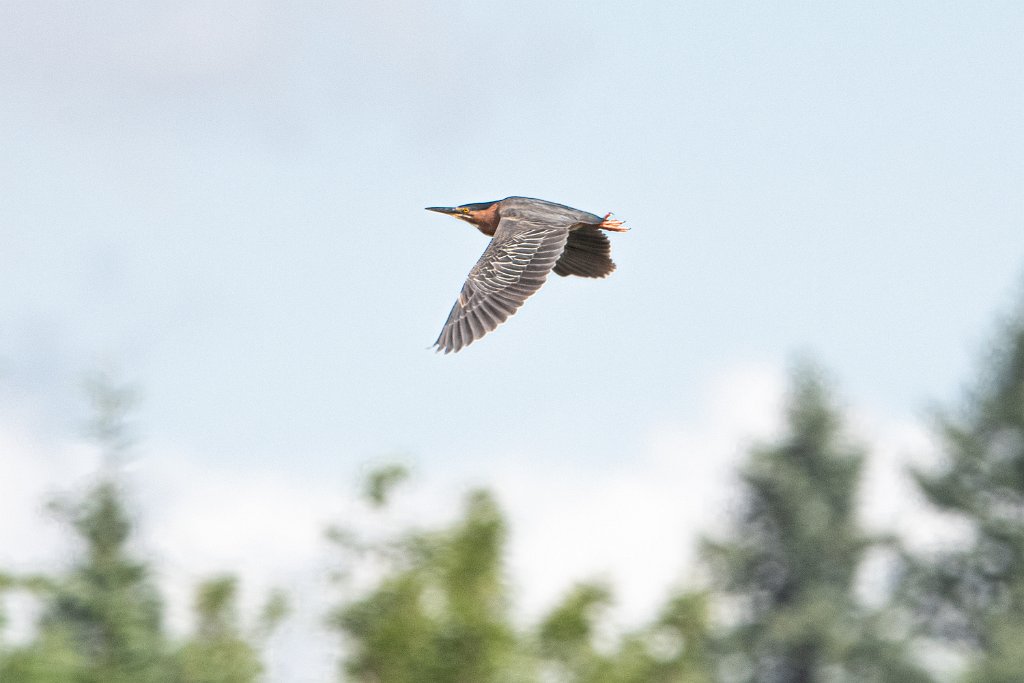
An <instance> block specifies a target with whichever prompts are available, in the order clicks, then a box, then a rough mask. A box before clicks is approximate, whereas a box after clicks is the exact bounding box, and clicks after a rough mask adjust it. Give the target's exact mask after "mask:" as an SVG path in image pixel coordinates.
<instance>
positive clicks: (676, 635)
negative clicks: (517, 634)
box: [537, 583, 713, 683]
mask: <svg viewBox="0 0 1024 683" xmlns="http://www.w3.org/2000/svg"><path fill="white" fill-rule="evenodd" d="M611 602H612V595H611V591H610V589H609V588H608V587H607V586H605V585H603V584H597V583H582V584H578V585H576V586H575V587H574V588H573V589H572V590H571V591H570V592H569V593H568V595H567V596H566V597H565V598H564V599H563V601H562V603H561V604H559V605H558V606H556V607H555V608H554V609H553V610H552V611H551V612H550V613H549V614H548V616H547V617H546V618H545V619H543V620H542V621H541V623H540V626H539V627H538V631H537V639H538V649H539V652H540V656H541V660H542V668H543V669H545V670H546V671H547V672H548V673H549V676H550V677H551V678H554V679H555V680H559V681H566V682H571V683H708V682H710V681H711V680H713V679H712V675H711V673H712V672H711V658H710V653H709V647H708V646H709V637H708V615H707V600H706V595H704V594H701V593H682V594H679V595H677V596H675V597H673V598H672V599H671V600H669V601H668V603H667V604H666V606H665V607H664V608H663V611H662V613H661V614H660V615H659V616H658V618H657V619H656V620H655V622H654V623H653V624H651V625H649V626H647V627H645V628H643V629H640V630H638V631H635V632H633V633H627V634H625V635H624V636H622V637H621V638H619V639H618V640H617V642H616V643H615V645H614V647H609V648H607V649H606V651H602V649H603V648H599V647H598V646H597V644H596V643H595V639H596V638H597V636H598V635H599V631H600V630H601V629H602V619H604V617H605V610H606V609H607V608H608V607H609V606H610V605H611Z"/></svg>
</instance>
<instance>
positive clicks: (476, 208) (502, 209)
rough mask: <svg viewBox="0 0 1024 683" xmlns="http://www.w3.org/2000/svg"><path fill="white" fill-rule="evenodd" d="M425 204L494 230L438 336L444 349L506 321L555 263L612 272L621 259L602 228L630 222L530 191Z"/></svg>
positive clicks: (597, 273)
mask: <svg viewBox="0 0 1024 683" xmlns="http://www.w3.org/2000/svg"><path fill="white" fill-rule="evenodd" d="M427 211H436V212H438V213H446V214H448V215H450V216H455V217H456V218H459V219H462V220H464V221H466V222H467V223H469V224H471V225H473V226H474V227H476V229H477V230H479V231H480V232H482V233H483V234H485V235H488V236H490V237H491V242H490V244H488V245H487V248H486V249H485V250H484V253H483V255H482V256H481V257H480V260H479V261H477V262H476V265H475V266H473V269H472V270H470V271H469V277H468V278H466V284H465V285H463V286H462V291H461V292H460V293H459V299H458V301H456V302H455V305H454V306H453V307H452V312H451V313H450V314H449V315H448V321H447V322H446V323H445V324H444V328H443V329H442V330H441V335H440V336H439V337H438V338H437V341H436V342H434V346H436V347H437V350H438V351H443V352H445V353H451V352H453V351H459V350H460V349H462V348H464V347H466V346H469V345H470V344H472V343H473V342H474V341H476V340H477V339H479V338H480V337H482V336H484V335H485V334H487V333H488V332H490V331H491V330H493V329H494V328H495V327H497V326H498V325H500V324H501V323H503V322H505V320H507V319H508V317H509V316H510V315H512V314H513V313H515V312H516V311H517V310H518V309H519V307H520V306H522V305H523V302H524V301H526V300H527V299H528V298H529V297H530V296H532V295H533V294H534V292H536V291H537V290H538V289H540V287H541V285H543V284H544V281H545V280H546V279H547V277H548V273H549V272H551V271H552V270H553V271H554V272H555V273H557V274H558V275H561V276H566V275H578V276H580V277H605V276H607V275H608V274H609V273H611V272H612V271H613V270H615V264H614V263H612V259H611V244H609V243H608V238H607V237H606V236H605V235H604V233H602V232H601V231H602V230H608V231H610V232H626V231H628V230H629V228H627V227H624V226H623V225H622V221H618V220H614V219H613V218H612V217H611V216H612V214H610V213H608V214H605V215H604V217H603V218H602V217H601V216H597V215H595V214H592V213H588V212H586V211H580V210H579V209H574V208H572V207H571V206H565V205H563V204H555V203H554V202H548V201H544V200H543V199H531V198H529V197H507V198H505V199H502V200H499V201H494V202H479V203H476V204H463V205H462V206H451V207H449V206H431V207H427Z"/></svg>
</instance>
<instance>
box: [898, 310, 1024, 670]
mask: <svg viewBox="0 0 1024 683" xmlns="http://www.w3.org/2000/svg"><path fill="white" fill-rule="evenodd" d="M938 424H939V432H940V436H941V438H942V444H943V449H942V450H943V456H944V462H943V463H942V464H941V466H940V467H938V468H937V469H936V470H935V471H923V470H916V471H915V472H914V476H915V479H916V480H917V482H918V484H919V486H920V488H921V490H922V491H923V492H924V494H925V496H926V497H927V499H928V500H929V501H930V502H931V503H932V504H933V505H934V506H936V507H937V508H938V509H939V510H941V511H943V512H946V513H950V514H953V515H956V516H958V517H960V518H961V519H964V520H966V521H968V522H969V524H970V528H971V530H972V537H971V538H970V540H968V541H966V542H963V543H959V544H958V545H957V547H956V548H954V549H947V550H944V551H941V552H939V553H937V554H936V555H935V556H933V557H930V558H928V559H927V560H926V561H924V562H923V564H922V565H921V566H919V567H918V568H917V571H916V572H914V573H913V574H912V577H911V580H910V581H909V582H908V585H909V589H908V594H909V595H910V597H911V599H912V601H913V604H914V606H915V607H916V608H917V609H918V612H919V614H922V615H923V616H924V617H925V619H926V622H927V624H928V625H929V626H930V627H931V630H932V632H933V633H934V634H936V635H938V636H939V637H941V638H943V639H945V640H947V641H949V642H955V643H958V644H961V645H965V646H966V647H967V648H969V649H970V650H973V652H974V653H975V657H974V658H973V659H972V662H971V664H970V670H969V672H968V675H967V680H968V681H971V682H972V683H983V682H984V683H999V682H1002V681H1006V682H1009V681H1024V311H1021V312H1019V313H1018V314H1017V316H1016V318H1014V319H1012V320H1010V321H1009V322H1008V323H1007V324H1006V325H1005V328H1004V330H1003V332H1002V334H1001V335H1000V337H999V338H998V339H997V341H996V343H995V344H994V345H993V350H992V354H991V357H990V358H989V360H988V362H987V364H986V367H985V368H984V371H983V374H982V377H981V379H980V381H978V383H977V384H976V386H975V389H974V391H973V392H972V393H971V394H970V395H969V397H968V400H967V402H966V405H965V406H964V407H963V409H962V410H961V411H960V412H959V413H958V414H955V415H953V414H948V413H947V414H943V415H940V416H939V417H938Z"/></svg>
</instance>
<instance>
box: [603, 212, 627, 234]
mask: <svg viewBox="0 0 1024 683" xmlns="http://www.w3.org/2000/svg"><path fill="white" fill-rule="evenodd" d="M611 216H612V214H611V212H610V211H609V212H608V213H606V214H605V215H604V218H602V219H601V222H600V223H598V224H597V227H599V228H601V229H602V230H609V231H611V232H629V228H627V227H624V226H623V223H624V221H618V220H615V219H614V218H612V217H611Z"/></svg>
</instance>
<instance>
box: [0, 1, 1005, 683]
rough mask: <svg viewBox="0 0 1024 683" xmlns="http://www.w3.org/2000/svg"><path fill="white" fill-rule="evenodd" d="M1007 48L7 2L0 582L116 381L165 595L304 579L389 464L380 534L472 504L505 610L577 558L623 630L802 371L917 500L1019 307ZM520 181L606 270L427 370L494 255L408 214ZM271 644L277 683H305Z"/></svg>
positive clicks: (259, 6)
mask: <svg viewBox="0 0 1024 683" xmlns="http://www.w3.org/2000/svg"><path fill="white" fill-rule="evenodd" d="M1022 35H1024V7H1022V6H1021V5H1020V4H1019V3H1016V2H1003V3H1000V2H988V3H968V2H962V3H942V4H937V3H925V2H921V3H915V2H904V3H896V4H893V3H888V2H886V3H883V2H877V3H829V4H827V5H820V6H814V5H810V4H806V3H795V2H794V3H778V4H772V5H765V4H760V3H727V2H726V3H669V2H665V3H641V4H637V3H610V2H600V1H595V2H586V3H582V2H580V3H551V2H523V3H515V4H511V3H489V2H480V3H471V2H453V3H436V4H434V3H421V2H405V1H399V2H395V3H387V4H374V3H347V2H342V3H323V4H321V3H312V2H310V3H286V2H272V1H248V2H241V1H238V2H232V1H223V2H189V1H185V2H173V3H172V2H150V3H134V2H100V3H90V4H87V5H83V4H80V3H74V2H35V1H32V2H29V1H23V2H22V1H17V0H7V1H0V93H2V94H0V186H2V188H3V190H2V192H0V445H2V446H3V449H2V456H0V563H2V564H3V565H4V566H8V567H15V568H19V567H21V568H31V567H34V566H39V565H43V564H45V563H47V562H49V561H51V560H52V559H53V558H54V554H55V553H57V552H58V551H57V548H58V547H59V545H60V544H59V542H58V539H59V538H60V535H59V533H58V532H57V530H55V529H54V528H52V525H48V524H47V523H46V521H45V520H44V519H42V518H40V516H39V515H38V509H39V506H40V505H41V504H42V502H43V498H44V496H45V493H46V492H48V491H52V490H54V489H60V488H61V487H67V486H70V485H73V484H74V482H75V481H77V480H78V479H79V478H81V477H82V476H84V475H85V474H86V473H88V472H90V471H92V468H93V467H94V466H95V462H96V459H95V458H96V455H95V453H94V452H93V451H91V450H90V449H89V448H87V447H86V446H84V445H82V444H81V426H82V423H83V420H84V419H85V415H86V412H87V411H86V405H87V404H86V402H85V401H84V400H83V399H82V392H81V389H80V385H81V380H82V377H83V376H84V375H85V374H87V373H88V372H90V371H92V370H94V369H96V368H97V367H108V366H113V367H116V368H118V372H119V373H121V374H122V375H123V376H125V377H126V378H127V379H129V380H131V381H133V382H136V383H137V384H138V385H139V386H140V387H141V388H142V392H143V396H144V400H143V402H142V404H141V408H140V410H139V411H138V412H137V414H136V418H137V422H138V424H139V432H140V433H141V435H142V436H143V437H144V439H143V442H142V444H141V445H140V447H139V448H138V451H137V453H136V460H135V461H134V464H133V468H134V469H133V470H132V471H133V473H134V474H133V475H132V476H137V478H138V480H139V486H140V493H139V495H138V508H139V509H140V511H141V515H142V524H143V526H144V529H145V530H146V534H147V538H148V539H150V541H149V543H150V544H152V545H153V547H152V548H151V550H152V551H153V552H154V553H156V554H157V555H158V556H159V557H160V558H161V561H162V562H163V563H164V564H163V565H162V566H163V567H164V568H165V574H166V575H165V580H166V582H167V583H168V584H172V585H176V586H186V585H188V583H189V582H190V581H191V580H192V579H193V578H194V577H195V576H198V575H200V574H201V573H202V572H205V571H208V570H210V569H216V568H220V567H222V568H231V569H235V568H239V567H240V568H242V574H243V579H244V578H245V577H247V576H248V577H249V579H250V584H251V585H256V586H262V585H269V584H271V583H279V584H281V583H283V584H286V585H289V586H292V587H296V590H297V591H298V592H299V593H300V594H303V591H304V590H305V591H306V593H308V592H309V589H303V588H302V586H309V585H311V583H310V582H312V581H314V580H315V579H316V576H317V562H318V558H319V553H321V540H320V536H319V532H320V529H321V528H322V526H323V524H325V523H326V522H327V521H330V520H331V519H334V518H337V517H339V516H344V515H345V514H347V511H348V503H347V501H348V500H349V499H350V497H351V493H352V491H353V489H354V486H355V485H354V483H353V482H354V481H355V478H356V477H357V476H358V474H359V473H360V472H361V471H364V470H365V468H366V464H365V463H367V462H368V461H376V460H379V459H381V458H385V457H391V456H395V455H397V456H399V457H400V458H402V459H404V460H406V461H407V462H410V463H412V464H413V466H414V469H416V470H417V472H418V473H419V475H420V476H419V479H418V481H419V484H418V488H417V489H416V490H417V493H416V494H415V495H414V496H413V497H412V498H411V499H410V501H409V502H408V505H409V510H408V515H409V516H410V517H423V516H426V517H428V518H429V517H443V516H444V515H446V514H449V513H450V511H451V510H450V507H449V506H450V505H451V503H450V502H449V501H450V500H451V495H450V493H451V491H454V490H459V489H461V488H462V487H464V486H466V485H468V484H470V483H476V482H486V483H488V484H489V485H491V486H493V487H494V488H495V489H496V490H497V492H498V496H499V502H501V503H502V504H503V505H505V506H506V508H507V509H508V510H509V512H510V515H511V524H512V528H513V538H512V556H511V562H512V569H513V570H514V571H513V574H514V576H515V577H516V581H517V585H518V590H519V594H520V595H521V597H522V598H523V609H524V610H525V611H526V612H530V610H531V609H533V610H535V609H536V608H537V606H539V605H541V604H544V603H545V602H546V601H548V600H549V599H550V597H551V596H552V595H554V594H556V593H557V592H559V591H560V590H562V588H564V586H565V585H566V583H567V582H568V581H569V580H570V579H571V578H573V577H578V576H579V575H580V574H581V573H582V574H587V573H602V572H603V573H606V574H608V575H610V576H612V577H613V578H614V579H615V580H616V581H617V583H618V585H619V587H620V594H621V597H622V608H621V609H622V617H621V618H622V619H623V620H624V621H628V620H629V619H631V618H635V617H636V616H637V615H640V614H643V613H644V610H645V609H647V608H648V607H649V606H650V605H651V604H652V602H653V600H654V599H655V598H656V597H657V596H658V595H660V591H661V590H662V588H663V587H664V586H665V585H667V584H668V583H670V582H671V581H673V580H675V579H676V578H678V577H679V576H681V575H683V574H684V573H685V571H686V570H685V567H687V566H688V559H687V558H689V556H690V554H691V548H690V540H691V538H692V536H693V534H694V533H695V532H696V531H697V530H698V529H701V530H703V529H706V528H707V527H708V524H710V523H712V522H713V521H714V520H716V519H718V518H720V517H721V514H722V509H723V507H722V506H723V504H724V503H725V502H727V500H728V498H729V482H730V477H731V468H732V466H733V464H734V463H735V460H736V458H737V454H738V453H739V449H740V448H741V446H742V445H743V443H745V440H746V439H749V438H751V437H756V436H759V435H766V434H771V433H773V430H775V429H776V426H777V424H778V420H779V414H778V406H779V397H780V395H781V392H782V387H783V384H784V379H783V378H784V371H785V367H786V364H787V362H788V360H789V359H790V358H792V357H793V355H794V354H798V353H804V352H811V353H813V354H814V355H815V356H817V357H818V358H821V359H822V360H823V361H824V362H825V364H826V365H827V366H828V367H829V368H831V370H832V371H833V373H834V375H835V377H836V378H837V379H838V381H839V384H840V386H841V387H842V396H843V397H844V398H845V399H846V401H847V403H848V404H849V406H850V407H851V409H852V411H853V412H854V413H855V414H856V415H857V416H858V418H857V419H859V420H860V421H861V422H862V423H863V424H864V425H866V427H865V430H866V432H867V433H869V434H871V435H872V438H873V439H874V443H875V444H876V445H877V449H876V456H877V457H882V458H884V459H883V460H882V461H880V462H877V463H874V462H873V464H872V467H873V468H875V469H873V470H871V471H872V472H874V474H873V475H872V477H873V478H871V479H869V484H868V487H869V494H868V495H870V494H871V493H874V494H876V497H875V498H874V500H875V501H878V503H877V504H873V505H871V506H869V510H868V511H867V512H866V514H867V515H868V517H869V518H872V519H874V520H875V521H877V522H878V523H879V524H883V523H886V522H887V521H889V522H891V520H892V519H893V515H904V514H905V515H909V514H911V512H910V510H911V509H912V507H913V506H912V504H911V502H909V501H908V496H906V495H901V494H898V493H894V492H899V491H901V490H902V489H901V488H900V487H901V486H904V485H903V484H901V482H900V480H899V476H898V473H899V469H900V466H901V463H902V462H904V461H905V459H906V458H907V457H911V456H915V457H916V456H919V455H920V454H921V453H923V452H926V451H927V450H928V443H927V438H926V436H925V435H924V430H923V429H922V427H921V423H922V418H923V416H924V415H925V412H926V409H927V408H928V407H929V406H930V405H931V404H932V403H933V402H935V401H937V400H948V399H951V398H952V397H955V396H956V395H958V391H959V389H960V385H961V382H963V381H964V378H965V377H967V376H968V371H969V369H970V368H972V367H973V366H974V364H975V363H974V362H975V361H976V360H977V359H978V357H979V355H980V354H981V352H982V350H983V344H982V342H983V340H984V339H986V338H987V336H988V333H989V331H990V330H991V326H992V322H993V320H994V319H995V316H996V313H997V312H999V311H1002V310H1005V308H1006V306H1007V304H1008V302H1010V301H1012V300H1013V296H1014V295H1016V294H1017V292H1018V289H1019V288H1018V283H1019V276H1020V273H1021V272H1022V266H1024V259H1022V254H1024V192H1022V188H1024V70H1022V68H1021V64H1024V41H1022V40H1021V36H1022ZM511 194H519V195H527V196H537V197H542V198H546V199H551V200H554V201H558V202H562V203H566V204H570V205H572V206H576V207H578V208H581V209H585V210H588V211H592V212H594V213H604V212H607V211H615V212H616V215H617V217H619V218H622V219H626V220H627V221H628V224H629V225H630V226H631V227H632V228H633V230H632V231H631V232H630V233H628V234H624V235H613V236H612V243H613V255H614V258H615V260H616V262H617V263H618V265H619V269H618V270H617V271H616V273H615V274H614V275H613V276H612V277H610V278H608V279H607V280H604V281H597V282H593V281H583V280H578V279H577V280H565V279H561V278H554V279H553V280H552V281H551V282H549V283H548V285H547V286H545V288H544V289H543V290H542V291H541V292H540V293H539V294H538V295H537V296H536V297H535V298H534V299H531V300H530V302H529V303H528V304H527V305H526V306H524V308H523V309H522V310H521V311H520V312H519V313H518V314H517V315H516V317H515V318H514V319H513V320H512V321H510V322H509V323H508V324H507V325H505V326H503V327H502V328H501V329H500V330H498V331H497V332H495V333H494V334H492V335H489V336H488V337H487V338H485V339H484V340H482V341H480V342H478V343H476V344H474V345H473V346H472V347H471V348H469V349H467V350H466V351H464V352H463V353H460V354H458V355H456V356H439V355H436V354H434V353H432V352H431V351H430V350H429V347H430V344H431V343H432V341H433V340H434V339H435V338H436V336H437V333H438V332H439V330H440V326H441V324H442V323H443V322H444V320H445V317H446V315H447V313H448V310H449V308H450V306H451V304H452V302H453V300H454V297H455V296H456V294H457V292H458V290H459V288H460V287H461V284H462V281H463V279H464V277H465V275H466V272H467V271H468V270H469V268H470V267H471V266H472V264H473V263H474V261H475V260H476V258H477V257H478V256H479V253H480V252H481V251H482V250H483V248H484V246H485V239H484V238H483V237H482V236H481V235H479V234H478V233H477V232H476V231H474V230H471V229H469V228H468V227H467V226H465V225H464V224H461V223H458V222H456V221H452V220H450V219H445V218H444V217H441V216H437V215H434V214H430V213H427V212H424V211H423V210H422V208H423V207H425V206H434V205H451V204H459V203H465V202H471V201H482V200H489V199H498V198H501V197H504V196H507V195H511ZM688 454H692V456H693V457H687V455H688ZM871 487H875V488H871ZM880 491H881V492H885V493H884V495H883V494H879V492H880ZM266 501H271V502H270V503H267V502H266ZM901 506H902V507H901ZM872 516H873V517H872ZM901 519H902V518H901ZM641 527H642V528H644V529H649V531H647V532H645V533H647V535H646V536H645V535H643V534H639V535H638V534H637V533H635V529H637V528H641ZM570 538H571V539H572V542H573V543H575V544H576V545H577V546H578V547H574V548H564V547H563V544H564V543H566V541H567V539H570ZM552 555H554V556H555V557H556V561H555V562H553V563H552V562H551V559H552V558H551V556H552ZM541 557H543V558H544V564H541V563H540V560H539V558H541ZM178 590H180V591H183V590H184V588H179V589H178ZM308 602H311V603H313V602H315V600H309V601H308ZM300 603H301V599H300ZM299 612H300V614H302V613H303V612H302V607H301V605H300V610H299ZM307 612H308V613H309V614H312V613H314V612H315V604H311V605H307ZM299 621H300V622H301V620H299ZM312 622H313V619H312V617H311V618H310V623H312ZM290 628H292V629H293V630H295V631H297V632H298V633H299V635H296V634H294V633H293V634H292V640H293V641H294V642H298V643H300V645H294V643H293V645H292V646H290V647H302V648H305V649H304V650H303V653H304V654H303V655H302V658H301V660H302V662H304V663H303V664H302V665H301V666H299V665H296V664H294V663H293V664H292V668H291V669H290V671H291V673H287V674H281V675H280V677H279V679H280V680H301V679H300V678H298V676H300V675H306V674H300V673H295V672H296V671H298V670H302V671H307V672H308V671H319V670H328V669H329V667H330V666H331V663H330V654H329V653H325V650H326V649H327V648H326V646H325V647H320V646H319V645H317V644H316V643H315V642H314V643H312V644H311V645H310V644H309V643H307V642H306V641H307V639H306V638H305V637H304V636H302V635H301V629H302V626H301V624H300V625H298V626H296V625H293V626H291V627H290ZM285 635H286V636H287V634H285ZM289 651H290V650H289ZM292 661H293V662H294V661H297V660H296V658H295V657H292ZM325 662H326V663H325ZM307 666H308V667H309V668H308V669H303V668H302V667H307ZM318 667H319V668H318ZM324 667H327V668H326V669H325V668H324Z"/></svg>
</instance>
